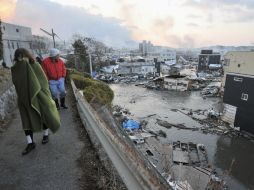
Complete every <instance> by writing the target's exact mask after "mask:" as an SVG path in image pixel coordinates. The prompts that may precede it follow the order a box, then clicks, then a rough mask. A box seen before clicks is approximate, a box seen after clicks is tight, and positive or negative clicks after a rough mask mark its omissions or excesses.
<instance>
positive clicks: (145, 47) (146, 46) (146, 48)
mask: <svg viewBox="0 0 254 190" xmlns="http://www.w3.org/2000/svg"><path fill="white" fill-rule="evenodd" d="M152 51H153V44H152V43H151V42H150V41H148V42H147V41H146V40H143V42H142V43H140V44H139V52H141V53H142V55H143V56H146V55H147V54H148V53H149V52H152Z"/></svg>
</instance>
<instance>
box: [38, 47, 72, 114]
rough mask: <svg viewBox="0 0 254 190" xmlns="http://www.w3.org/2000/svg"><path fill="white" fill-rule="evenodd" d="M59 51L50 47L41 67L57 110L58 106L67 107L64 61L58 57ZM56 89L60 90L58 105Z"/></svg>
mask: <svg viewBox="0 0 254 190" xmlns="http://www.w3.org/2000/svg"><path fill="white" fill-rule="evenodd" d="M59 53H60V52H59V50H58V49H55V48H52V49H51V50H50V52H49V57H47V58H46V59H44V60H43V61H42V68H43V70H44V72H45V74H46V76H47V78H48V81H49V88H50V91H51V94H52V97H53V99H54V101H55V103H56V107H57V109H58V110H59V109H60V106H61V107H62V108H64V109H68V107H67V106H66V105H65V96H66V92H65V86H64V81H65V77H66V68H65V65H64V62H63V61H62V60H61V59H60V58H59ZM58 91H60V106H59V102H58Z"/></svg>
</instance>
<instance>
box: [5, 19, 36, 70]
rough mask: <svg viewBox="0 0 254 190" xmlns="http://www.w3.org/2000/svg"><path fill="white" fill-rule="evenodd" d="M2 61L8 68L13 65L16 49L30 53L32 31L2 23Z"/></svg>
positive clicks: (27, 28)
mask: <svg viewBox="0 0 254 190" xmlns="http://www.w3.org/2000/svg"><path fill="white" fill-rule="evenodd" d="M1 29H2V33H3V36H2V38H3V60H4V62H5V63H6V65H7V66H8V67H10V66H12V65H13V58H14V52H15V50H16V49H17V48H26V49H28V50H30V51H32V30H31V28H29V27H25V26H19V25H14V24H9V23H5V22H2V28H1Z"/></svg>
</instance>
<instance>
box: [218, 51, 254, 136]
mask: <svg viewBox="0 0 254 190" xmlns="http://www.w3.org/2000/svg"><path fill="white" fill-rule="evenodd" d="M224 58H225V59H224V60H225V67H224V68H225V76H224V80H223V81H224V83H225V85H224V97H223V102H224V103H225V110H224V112H225V113H224V117H223V120H224V121H227V122H228V123H230V124H231V125H232V126H235V127H239V128H240V130H244V131H247V132H250V133H252V134H254V127H253V126H254V119H253V115H254V109H253V107H254V88H253V86H254V63H253V62H254V52H240V51H239V52H228V53H227V54H225V57H224Z"/></svg>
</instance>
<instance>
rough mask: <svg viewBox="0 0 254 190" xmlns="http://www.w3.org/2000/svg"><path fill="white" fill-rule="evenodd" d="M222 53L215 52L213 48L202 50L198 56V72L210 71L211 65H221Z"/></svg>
mask: <svg viewBox="0 0 254 190" xmlns="http://www.w3.org/2000/svg"><path fill="white" fill-rule="evenodd" d="M220 59H221V55H220V54H219V53H213V50H201V53H200V54H199V56H198V72H201V71H204V72H207V71H209V66H210V65H221V63H220Z"/></svg>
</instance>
